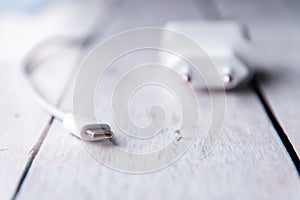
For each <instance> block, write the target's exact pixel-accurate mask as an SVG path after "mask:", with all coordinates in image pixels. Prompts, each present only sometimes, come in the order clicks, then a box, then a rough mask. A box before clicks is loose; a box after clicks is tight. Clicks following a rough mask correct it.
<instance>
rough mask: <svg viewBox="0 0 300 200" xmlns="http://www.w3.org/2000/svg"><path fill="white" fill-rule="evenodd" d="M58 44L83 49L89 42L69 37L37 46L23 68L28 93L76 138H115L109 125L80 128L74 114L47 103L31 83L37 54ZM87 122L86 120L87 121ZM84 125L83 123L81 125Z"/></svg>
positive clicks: (90, 125) (93, 124) (90, 139)
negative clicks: (49, 46)
mask: <svg viewBox="0 0 300 200" xmlns="http://www.w3.org/2000/svg"><path fill="white" fill-rule="evenodd" d="M57 42H59V43H62V44H63V45H66V46H69V45H70V46H78V47H81V48H82V47H83V46H85V45H86V44H87V42H88V40H84V39H77V38H74V39H70V38H69V37H67V38H66V37H58V38H52V39H50V40H46V41H44V42H43V43H41V44H39V45H38V46H36V47H35V48H34V49H33V50H32V51H31V52H30V53H29V54H28V56H27V57H26V59H25V62H24V65H23V67H22V77H23V79H24V80H25V82H26V83H27V85H28V92H29V94H30V96H31V97H32V98H33V100H34V101H35V102H36V103H37V104H38V105H39V106H40V107H41V108H42V109H43V110H45V111H46V112H47V113H49V114H50V115H51V116H53V117H55V118H56V119H58V120H59V121H61V122H62V123H63V125H64V127H65V128H67V130H68V131H69V132H70V133H72V134H73V135H75V136H76V137H78V138H80V139H82V140H85V141H98V140H103V139H109V138H112V137H113V133H112V132H111V130H110V127H109V125H107V124H99V123H85V124H84V125H81V127H78V125H77V124H76V121H75V117H74V115H73V114H72V113H66V112H63V111H62V110H60V109H59V108H58V107H56V106H55V105H53V104H51V103H50V102H49V101H47V100H46V99H45V98H44V97H43V95H42V94H41V93H40V92H39V90H38V89H37V87H36V86H35V85H34V83H33V81H31V73H32V71H34V69H35V68H36V67H37V66H36V65H35V64H34V61H35V59H34V58H36V57H38V56H35V54H36V53H37V52H41V51H42V50H43V48H44V47H48V45H55V44H57ZM85 121H86V120H85ZM80 124H82V123H80Z"/></svg>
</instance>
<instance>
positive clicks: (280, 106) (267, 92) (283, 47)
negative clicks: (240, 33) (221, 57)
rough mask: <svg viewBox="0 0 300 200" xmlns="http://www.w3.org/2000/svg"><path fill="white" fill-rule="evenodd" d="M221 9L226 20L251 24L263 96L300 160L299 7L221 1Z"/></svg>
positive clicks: (251, 59)
mask: <svg viewBox="0 0 300 200" xmlns="http://www.w3.org/2000/svg"><path fill="white" fill-rule="evenodd" d="M218 6H219V8H220V10H221V11H222V14H223V15H224V16H225V17H233V18H238V19H240V20H241V21H243V22H244V23H246V24H247V25H248V27H249V30H250V36H251V38H252V41H253V46H254V47H253V51H252V53H251V55H249V59H248V60H249V63H250V64H251V65H252V66H253V67H255V68H257V71H258V79H259V85H260V88H261V90H262V92H263V95H264V96H265V98H266V99H267V103H268V104H269V106H270V107H271V109H272V111H273V113H274V114H275V116H276V118H277V119H278V121H279V122H280V124H281V126H282V128H283V129H284V132H285V134H287V136H288V138H289V139H290V141H291V143H292V144H293V146H294V148H295V150H296V152H297V154H298V157H299V155H300V153H299V152H300V137H299V131H298V127H299V117H300V108H299V106H298V99H299V98H300V90H299V88H298V87H299V81H300V80H299V75H300V70H299V69H300V68H299V67H300V58H299V55H298V54H299V53H298V52H299V50H300V39H299V35H300V24H299V16H300V15H299V12H298V10H299V4H297V3H296V2H295V1H234V0H229V1H218ZM242 7H247V10H243V9H241V8H242ZM251 13H255V15H254V14H251ZM298 162H299V161H298Z"/></svg>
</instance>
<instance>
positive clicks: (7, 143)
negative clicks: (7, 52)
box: [0, 52, 70, 199]
mask: <svg viewBox="0 0 300 200" xmlns="http://www.w3.org/2000/svg"><path fill="white" fill-rule="evenodd" d="M63 53H66V52H63ZM67 57H68V56H66V57H65V58H62V59H61V61H62V63H65V64H70V62H69V61H70V60H69V58H67ZM20 65H21V64H20V63H19V62H15V63H12V62H7V64H6V63H1V72H2V73H1V74H0V76H1V78H0V87H1V92H2V97H1V99H0V109H1V114H0V121H1V124H0V128H1V130H2V131H1V134H0V149H1V152H0V163H1V164H0V177H1V178H0V186H1V187H0V199H8V198H10V197H12V196H13V193H14V191H15V190H16V187H17V185H18V183H19V180H20V178H21V175H22V173H23V171H24V170H25V168H26V165H27V164H28V163H29V162H30V160H31V159H32V158H33V156H34V155H35V154H36V151H37V150H38V148H39V142H41V140H42V139H43V137H44V134H45V133H44V131H47V130H46V129H47V127H48V126H49V124H50V118H51V117H50V116H49V115H48V114H46V113H44V112H43V111H42V110H41V109H40V108H39V107H37V105H36V104H35V103H34V102H33V101H32V99H31V98H30V96H28V93H27V88H26V86H25V87H24V85H25V84H24V83H25V82H24V81H22V78H21V72H20ZM55 66H57V63H55V62H48V64H47V65H45V67H46V68H47V67H50V68H51V69H50V70H46V71H47V72H46V73H47V74H45V71H44V70H41V71H40V72H38V73H36V74H35V75H36V76H37V77H39V78H38V79H41V80H43V83H45V84H47V83H49V82H52V78H51V76H56V83H57V85H54V87H52V88H51V89H49V88H48V90H47V92H48V93H47V95H50V96H51V97H52V98H51V99H52V101H54V102H55V101H57V100H58V98H59V95H60V92H61V91H62V90H63V85H64V84H65V81H66V80H65V79H64V77H62V76H59V72H60V71H61V69H59V68H56V69H55ZM68 70H70V68H68V67H66V68H65V69H64V70H63V72H64V73H68ZM50 75H51V76H50ZM44 86H45V85H44ZM41 88H42V89H47V88H46V87H43V84H41Z"/></svg>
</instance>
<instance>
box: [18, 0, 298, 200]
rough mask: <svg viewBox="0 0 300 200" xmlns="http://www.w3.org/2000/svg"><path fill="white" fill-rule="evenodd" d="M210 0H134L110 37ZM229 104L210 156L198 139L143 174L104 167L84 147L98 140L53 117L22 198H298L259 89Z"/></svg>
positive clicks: (184, 14)
mask: <svg viewBox="0 0 300 200" xmlns="http://www.w3.org/2000/svg"><path fill="white" fill-rule="evenodd" d="M199 5H203V7H202V8H199ZM205 5H206V4H205V3H203V4H197V6H196V4H194V2H190V1H185V2H183V1H163V2H161V1H159V2H158V1H157V2H156V1H145V2H140V1H128V2H126V3H125V4H124V6H123V8H122V10H120V13H119V15H118V16H117V18H116V19H115V20H114V21H113V22H112V24H111V26H110V27H109V28H108V29H107V30H106V33H105V34H104V36H109V35H110V34H112V33H117V32H119V31H121V30H125V29H127V28H134V27H140V26H162V25H163V24H164V23H165V22H166V21H167V20H177V19H201V18H202V16H201V9H206V8H207V7H205ZM210 7H211V5H210ZM242 8H243V7H242ZM242 8H240V9H242ZM199 9H200V11H199ZM154 15H155V16H156V17H155V18H154V17H153V16H154ZM137 16H138V17H137ZM206 17H207V16H206ZM198 98H199V99H201V101H202V102H203V104H201V105H200V106H201V110H202V111H203V113H204V115H203V116H202V117H204V119H205V114H207V113H208V112H209V109H208V108H207V106H205V105H206V103H207V101H209V97H208V96H207V94H206V93H203V92H199V93H198ZM71 100H72V94H71V92H70V93H69V94H68V95H67V96H66V98H65V99H64V102H63V104H62V105H61V107H62V108H65V109H71V106H70V104H71ZM226 108H227V117H226V122H225V125H224V130H223V134H222V137H221V138H220V141H219V143H218V144H217V145H216V147H215V149H214V151H213V152H212V153H211V154H210V155H209V156H208V157H207V158H206V159H200V158H199V149H201V148H200V147H201V143H200V140H196V142H195V143H194V145H193V146H192V147H191V148H190V149H189V150H188V152H186V154H184V156H183V157H181V158H180V159H179V160H178V161H177V162H176V163H175V164H174V165H171V166H169V167H168V168H166V169H163V170H160V171H157V172H154V173H148V174H141V175H132V174H127V173H121V172H118V171H115V170H113V169H110V168H108V167H105V166H103V165H102V164H100V163H99V162H97V161H96V160H95V159H94V158H93V157H92V156H91V155H90V154H89V153H88V152H87V151H86V147H89V145H93V144H82V143H81V142H80V141H79V140H76V139H75V138H74V137H71V136H70V135H69V134H67V133H66V131H65V130H64V129H63V128H62V126H61V124H60V123H58V122H56V121H54V123H53V125H52V126H51V127H50V131H49V133H48V136H47V138H46V140H45V142H44V144H43V145H42V148H41V150H40V152H39V154H38V155H37V157H36V159H35V160H34V162H33V165H32V167H31V169H30V171H29V173H28V175H27V178H26V180H25V181H24V184H23V186H22V188H21V191H20V193H19V195H18V198H19V199H32V198H42V197H43V198H44V199H45V198H46V199H61V198H72V199H87V198H88V199H91V198H92V199H99V198H100V199H102V198H103V199H120V198H122V199H141V198H143V199H158V198H164V199H183V198H185V199H199V198H204V199H205V198H211V199H217V198H218V199H219V198H222V199H223V198H224V199H240V198H243V199H253V198H260V199H271V198H272V199H286V198H289V199H299V197H300V194H299V192H298V191H299V189H300V183H299V178H298V174H297V171H296V169H295V168H294V165H293V164H292V161H291V159H290V157H289V155H288V154H287V152H286V151H285V148H284V146H283V145H282V143H281V141H280V139H279V138H278V136H277V133H276V131H275V130H274V128H273V126H272V124H271V122H270V121H269V119H268V117H267V115H266V113H265V111H264V109H263V107H262V105H261V102H260V101H259V99H258V97H257V96H256V94H255V93H254V92H253V91H252V90H251V89H249V88H248V89H247V88H246V89H245V90H244V91H235V92H231V93H228V94H227V104H226ZM119 144H120V145H122V144H125V143H124V141H122V140H120V141H119ZM148 145H153V143H149V144H148ZM154 147H155V146H154ZM99 148H100V149H101V148H102V147H101V144H99ZM149 148H150V147H149ZM131 150H132V149H131ZM133 150H134V147H133Z"/></svg>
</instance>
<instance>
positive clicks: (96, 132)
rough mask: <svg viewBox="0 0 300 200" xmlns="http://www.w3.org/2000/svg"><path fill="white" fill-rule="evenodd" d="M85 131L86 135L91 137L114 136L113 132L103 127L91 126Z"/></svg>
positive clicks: (105, 137)
mask: <svg viewBox="0 0 300 200" xmlns="http://www.w3.org/2000/svg"><path fill="white" fill-rule="evenodd" d="M85 133H86V134H87V135H88V137H89V138H91V139H97V140H99V139H111V138H113V137H114V133H113V132H111V131H110V130H107V129H105V128H101V127H99V128H93V129H87V130H86V131H85Z"/></svg>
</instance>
